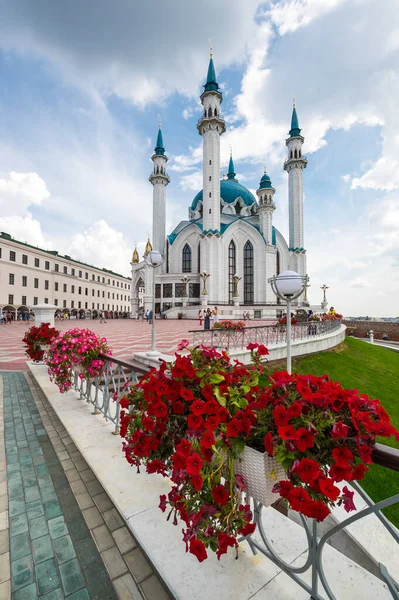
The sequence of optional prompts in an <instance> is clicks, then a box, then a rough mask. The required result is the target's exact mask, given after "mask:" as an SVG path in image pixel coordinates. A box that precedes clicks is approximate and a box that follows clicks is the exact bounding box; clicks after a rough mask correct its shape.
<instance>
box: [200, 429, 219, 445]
mask: <svg viewBox="0 0 399 600" xmlns="http://www.w3.org/2000/svg"><path fill="white" fill-rule="evenodd" d="M214 443H215V436H214V435H213V433H212V431H205V432H204V434H203V435H202V438H201V442H200V444H201V447H202V448H212V446H213V444H214Z"/></svg>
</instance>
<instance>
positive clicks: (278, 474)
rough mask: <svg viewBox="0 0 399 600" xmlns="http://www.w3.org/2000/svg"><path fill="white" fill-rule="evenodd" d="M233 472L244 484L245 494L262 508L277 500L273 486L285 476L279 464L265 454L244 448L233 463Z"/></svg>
mask: <svg viewBox="0 0 399 600" xmlns="http://www.w3.org/2000/svg"><path fill="white" fill-rule="evenodd" d="M234 471H235V473H236V475H241V477H243V479H244V481H245V484H246V486H247V487H246V492H247V493H248V495H249V496H252V498H254V499H255V500H256V501H257V502H261V503H262V504H263V506H270V505H271V504H273V502H275V501H276V500H277V499H278V494H274V493H273V492H272V489H273V487H274V485H275V484H276V483H277V482H278V481H280V480H281V479H286V478H287V476H286V474H285V471H284V469H283V467H282V466H281V464H280V463H278V462H277V461H276V459H275V458H273V457H272V456H269V455H268V453H267V452H259V451H258V450H254V449H253V448H250V447H249V446H245V448H244V452H243V453H242V454H241V456H240V458H239V459H237V460H236V461H235V466H234Z"/></svg>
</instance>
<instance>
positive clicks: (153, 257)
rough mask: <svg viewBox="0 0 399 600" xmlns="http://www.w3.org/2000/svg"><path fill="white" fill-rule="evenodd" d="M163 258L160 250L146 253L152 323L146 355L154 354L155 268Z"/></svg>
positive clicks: (155, 352) (155, 350) (155, 353)
mask: <svg viewBox="0 0 399 600" xmlns="http://www.w3.org/2000/svg"><path fill="white" fill-rule="evenodd" d="M163 261H164V259H163V256H162V254H161V253H160V252H157V250H151V252H149V253H148V254H147V263H148V264H149V265H150V267H152V324H151V351H150V352H147V356H156V355H157V354H158V352H157V349H156V333H155V269H156V267H159V266H160V265H161V264H162V263H163Z"/></svg>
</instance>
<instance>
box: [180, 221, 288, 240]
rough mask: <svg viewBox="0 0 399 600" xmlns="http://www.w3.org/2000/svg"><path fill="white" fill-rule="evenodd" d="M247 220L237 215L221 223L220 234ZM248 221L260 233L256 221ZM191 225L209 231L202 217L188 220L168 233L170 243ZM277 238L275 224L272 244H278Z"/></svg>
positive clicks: (212, 231)
mask: <svg viewBox="0 0 399 600" xmlns="http://www.w3.org/2000/svg"><path fill="white" fill-rule="evenodd" d="M242 220H245V217H244V218H243V217H237V218H236V219H234V220H233V221H231V222H230V223H221V224H220V234H221V235H223V234H224V233H225V232H226V230H227V229H228V228H229V227H230V226H231V225H233V224H234V223H236V222H237V221H242ZM246 223H247V224H248V225H251V227H253V228H254V229H256V230H257V231H259V233H260V227H259V225H255V224H254V223H250V222H249V221H246ZM190 225H196V226H197V227H198V228H199V229H200V230H201V231H202V232H203V233H207V232H204V231H203V226H202V219H196V220H195V221H187V222H186V223H185V225H184V227H182V228H181V229H180V230H179V231H177V232H176V231H174V232H173V233H171V234H169V235H168V240H169V243H170V245H171V246H172V244H173V242H174V241H175V239H176V238H177V236H178V235H179V234H180V233H181V232H182V231H184V230H185V229H186V228H187V227H190ZM210 233H218V231H216V230H210ZM276 238H277V234H276V229H275V227H274V226H273V227H272V244H273V246H275V245H276Z"/></svg>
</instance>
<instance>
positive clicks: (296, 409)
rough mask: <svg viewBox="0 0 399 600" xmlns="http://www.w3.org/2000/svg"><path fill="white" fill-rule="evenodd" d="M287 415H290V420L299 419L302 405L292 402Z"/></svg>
mask: <svg viewBox="0 0 399 600" xmlns="http://www.w3.org/2000/svg"><path fill="white" fill-rule="evenodd" d="M288 413H289V415H290V419H294V418H295V417H300V416H301V414H302V404H301V403H300V402H294V404H293V405H292V406H290V407H289V409H288Z"/></svg>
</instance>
